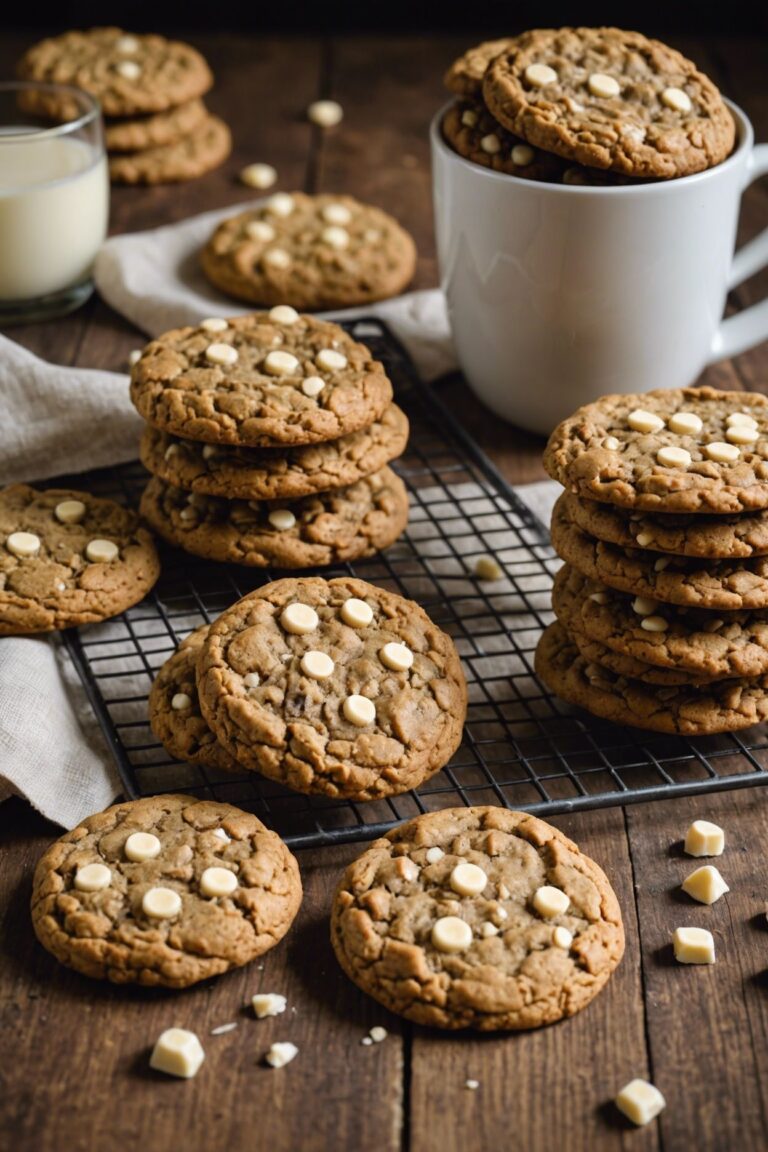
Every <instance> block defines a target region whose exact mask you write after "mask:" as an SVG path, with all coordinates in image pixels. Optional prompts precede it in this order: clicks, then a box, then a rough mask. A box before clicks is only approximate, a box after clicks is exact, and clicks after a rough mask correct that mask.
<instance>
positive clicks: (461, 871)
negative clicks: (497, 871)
mask: <svg viewBox="0 0 768 1152" xmlns="http://www.w3.org/2000/svg"><path fill="white" fill-rule="evenodd" d="M449 882H450V885H451V888H453V890H454V892H458V893H459V895H460V896H479V895H480V893H481V892H483V891H485V886H486V884H487V883H488V877H487V876H486V874H485V872H484V871H483V869H482V868H480V867H479V866H478V865H477V864H468V863H467V862H466V861H462V862H461V863H460V864H457V865H456V867H455V868H454V869H453V871H452V872H451V876H450V881H449Z"/></svg>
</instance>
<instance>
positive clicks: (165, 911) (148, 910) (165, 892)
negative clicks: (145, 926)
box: [141, 887, 181, 920]
mask: <svg viewBox="0 0 768 1152" xmlns="http://www.w3.org/2000/svg"><path fill="white" fill-rule="evenodd" d="M141 907H142V911H143V912H144V914H145V915H146V916H151V917H152V919H153V920H172V919H173V918H174V916H178V914H179V912H181V896H179V894H178V892H176V891H174V889H173V888H162V887H161V888H148V889H147V891H146V892H145V893H144V896H143V897H142V901H141Z"/></svg>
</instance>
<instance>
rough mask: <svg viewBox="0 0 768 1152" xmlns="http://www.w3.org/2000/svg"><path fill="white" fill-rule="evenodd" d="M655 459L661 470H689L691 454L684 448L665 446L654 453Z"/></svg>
mask: <svg viewBox="0 0 768 1152" xmlns="http://www.w3.org/2000/svg"><path fill="white" fill-rule="evenodd" d="M656 459H657V461H658V462H659V464H661V465H662V467H663V468H690V466H691V454H690V452H689V451H688V450H687V449H686V448H676V447H675V446H674V445H669V444H665V445H664V447H663V448H659V450H658V452H657V453H656Z"/></svg>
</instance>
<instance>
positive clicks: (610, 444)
mask: <svg viewBox="0 0 768 1152" xmlns="http://www.w3.org/2000/svg"><path fill="white" fill-rule="evenodd" d="M603 448H605V450H606V452H618V450H619V448H621V441H619V440H617V439H616V437H615V436H606V438H605V440H603Z"/></svg>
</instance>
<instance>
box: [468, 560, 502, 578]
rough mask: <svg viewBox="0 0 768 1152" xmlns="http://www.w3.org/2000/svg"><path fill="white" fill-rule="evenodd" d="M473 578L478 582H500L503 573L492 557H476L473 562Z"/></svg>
mask: <svg viewBox="0 0 768 1152" xmlns="http://www.w3.org/2000/svg"><path fill="white" fill-rule="evenodd" d="M475 576H476V577H477V579H478V580H501V579H502V578H503V576H504V572H503V570H502V567H501V565H500V564H499V562H498V561H497V560H494V558H493V556H478V558H477V560H475Z"/></svg>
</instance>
